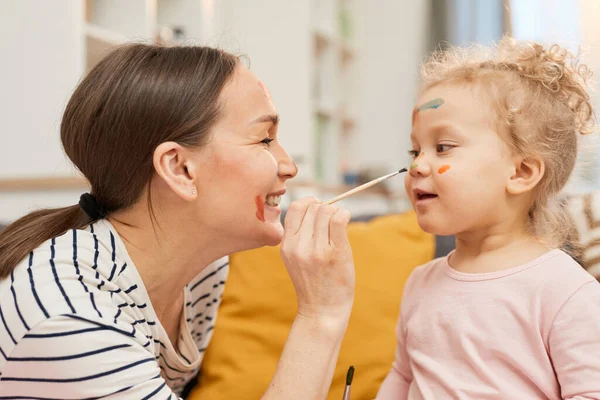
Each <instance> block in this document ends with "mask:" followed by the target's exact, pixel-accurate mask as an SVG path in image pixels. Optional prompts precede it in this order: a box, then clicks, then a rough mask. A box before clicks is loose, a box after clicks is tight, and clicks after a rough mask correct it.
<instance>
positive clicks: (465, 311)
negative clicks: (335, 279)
mask: <svg viewBox="0 0 600 400" xmlns="http://www.w3.org/2000/svg"><path fill="white" fill-rule="evenodd" d="M397 336H398V348H397V350H396V359H395V361H394V364H393V367H392V370H391V371H390V373H389V375H388V376H387V378H386V379H385V381H384V382H383V385H382V386H381V388H380V390H379V393H378V396H377V399H478V400H483V399H545V398H549V399H600V284H599V283H598V282H597V281H596V280H594V279H593V278H592V276H591V275H589V274H588V273H587V272H585V271H584V269H583V268H581V267H580V266H579V265H578V264H577V263H576V262H575V261H574V260H573V259H572V258H571V257H569V256H568V255H567V254H566V253H564V252H562V251H560V250H552V251H550V252H548V253H546V254H545V255H543V256H541V257H539V258H537V259H535V260H533V261H531V262H529V263H527V264H524V265H521V266H518V267H514V268H510V269H507V270H503V271H499V272H493V273H482V274H466V273H461V272H458V271H456V270H454V269H452V268H451V267H450V266H449V265H448V261H447V258H441V259H436V260H434V261H432V262H430V263H428V264H426V265H424V266H421V267H419V268H417V269H416V270H415V271H414V272H413V274H412V275H411V277H410V278H409V280H408V282H407V284H406V287H405V290H404V295H403V300H402V309H401V312H400V318H399V321H398V329H397Z"/></svg>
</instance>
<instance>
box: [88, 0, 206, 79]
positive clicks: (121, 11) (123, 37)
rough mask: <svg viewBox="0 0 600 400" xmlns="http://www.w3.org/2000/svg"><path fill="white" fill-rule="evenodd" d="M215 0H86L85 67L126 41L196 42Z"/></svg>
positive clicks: (202, 37)
mask: <svg viewBox="0 0 600 400" xmlns="http://www.w3.org/2000/svg"><path fill="white" fill-rule="evenodd" d="M214 1H215V0H204V1H197V0H127V1H122V0H86V1H85V21H84V23H85V25H84V34H85V45H86V49H85V69H86V71H89V70H90V69H91V68H92V67H93V66H94V65H95V64H96V63H97V62H98V61H100V60H101V59H102V57H104V56H105V55H106V54H107V53H108V52H110V51H111V50H112V49H114V48H115V47H116V46H118V45H121V44H123V43H126V42H143V43H152V42H154V43H163V44H169V43H172V44H177V43H186V44H200V43H202V41H203V39H205V37H206V36H207V28H210V27H211V23H212V21H210V20H209V19H211V18H212V17H213V15H214V7H215V4H214Z"/></svg>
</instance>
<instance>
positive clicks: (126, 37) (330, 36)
mask: <svg viewBox="0 0 600 400" xmlns="http://www.w3.org/2000/svg"><path fill="white" fill-rule="evenodd" d="M356 1H359V0H311V3H310V7H309V12H310V23H309V26H308V28H307V29H308V30H309V33H310V35H311V42H312V43H311V46H312V59H311V60H307V64H308V65H309V66H310V67H309V69H308V73H309V74H310V75H311V76H310V81H311V82H312V88H311V92H312V93H311V98H310V102H311V104H310V107H309V108H310V109H311V110H312V111H311V112H312V116H311V118H312V119H313V124H312V126H313V128H312V129H313V132H312V135H313V138H312V140H311V142H312V143H313V148H311V149H304V151H305V152H306V151H309V152H311V153H312V154H301V156H302V158H304V159H307V160H311V165H303V168H308V169H310V173H308V174H306V175H305V176H308V177H310V178H311V179H312V180H314V181H315V182H316V183H318V184H329V185H333V184H343V183H352V182H351V181H348V180H347V179H344V176H345V175H347V174H349V173H350V172H351V171H352V170H354V169H355V168H356V165H353V163H352V161H353V160H352V155H353V152H354V151H355V149H354V147H353V142H354V136H355V135H354V133H355V131H356V128H357V126H358V121H357V112H356V109H357V103H358V100H359V99H358V96H357V91H356V84H357V81H358V80H357V76H356V70H357V68H356V64H357V60H358V58H359V57H358V54H357V53H358V52H357V48H356V45H355V36H354V26H353V23H354V20H355V18H354V9H355V2H356ZM233 4H234V2H231V4H228V5H227V6H230V7H232V5H233ZM215 6H216V5H215V0H204V1H198V0H196V1H194V0H128V1H127V2H123V1H121V0H86V10H85V25H84V33H85V46H86V48H85V70H86V71H89V70H90V69H91V68H92V67H93V66H94V65H95V64H96V63H97V62H98V61H99V60H101V59H102V57H104V56H105V55H106V54H107V53H108V52H109V51H110V50H112V49H114V48H115V47H116V46H118V45H120V44H123V43H126V42H131V41H134V42H140V41H141V42H157V43H175V44H176V43H188V44H203V43H207V42H208V39H209V38H210V37H211V36H212V35H213V34H214V33H215V32H214V26H213V25H214V19H215ZM221 6H222V5H221ZM177 33H180V34H179V35H178V34H177Z"/></svg>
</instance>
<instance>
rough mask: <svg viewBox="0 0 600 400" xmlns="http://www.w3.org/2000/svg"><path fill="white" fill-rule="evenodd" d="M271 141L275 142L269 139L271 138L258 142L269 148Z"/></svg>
mask: <svg viewBox="0 0 600 400" xmlns="http://www.w3.org/2000/svg"><path fill="white" fill-rule="evenodd" d="M273 140H275V139H271V138H265V139H263V140H261V141H260V142H261V143H263V144H266V145H267V147H270V146H271V142H272V141H273Z"/></svg>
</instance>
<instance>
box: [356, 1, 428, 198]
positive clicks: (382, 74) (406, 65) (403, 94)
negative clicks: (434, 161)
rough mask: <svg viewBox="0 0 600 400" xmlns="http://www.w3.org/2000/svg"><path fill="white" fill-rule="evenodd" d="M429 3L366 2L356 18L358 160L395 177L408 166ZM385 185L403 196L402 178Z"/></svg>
mask: <svg viewBox="0 0 600 400" xmlns="http://www.w3.org/2000/svg"><path fill="white" fill-rule="evenodd" d="M428 3H429V2H427V1H384V0H377V1H369V2H364V3H363V5H362V6H361V7H362V12H361V13H360V15H361V19H360V21H359V22H360V25H359V29H360V34H359V37H360V38H361V43H360V44H359V46H360V50H359V54H360V62H359V65H360V66H359V71H360V72H359V74H358V76H359V79H360V87H359V93H360V97H361V103H360V110H359V113H360V117H359V118H360V127H359V131H358V132H357V135H358V140H357V149H356V150H355V154H356V156H357V161H358V163H359V164H362V165H373V164H377V165H380V166H381V167H382V169H384V170H385V171H389V172H393V171H394V170H398V169H400V168H402V167H405V166H407V165H409V164H410V161H409V160H410V157H409V155H408V150H410V131H411V125H412V122H411V115H412V110H413V108H414V103H415V101H416V94H417V88H418V79H419V74H418V72H419V63H420V61H421V59H422V58H423V57H424V55H425V53H426V47H427V39H428V37H427V26H428V18H429V17H428V16H429V6H428ZM389 186H390V187H392V188H395V189H396V190H402V191H403V189H402V188H403V187H404V186H403V180H402V178H393V179H392V180H390V181H389Z"/></svg>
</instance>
